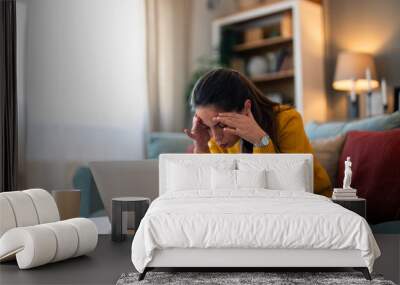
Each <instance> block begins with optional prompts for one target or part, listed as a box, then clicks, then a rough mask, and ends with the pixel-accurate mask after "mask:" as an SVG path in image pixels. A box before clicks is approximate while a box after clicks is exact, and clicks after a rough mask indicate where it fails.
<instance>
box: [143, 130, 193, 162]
mask: <svg viewBox="0 0 400 285" xmlns="http://www.w3.org/2000/svg"><path fill="white" fill-rule="evenodd" d="M192 143H193V142H192V140H191V139H190V138H188V137H187V135H186V134H184V133H168V132H159V133H156V132H154V133H150V135H149V138H148V142H147V158H148V159H158V155H159V154H160V153H185V152H186V150H187V148H188V146H189V145H190V144H192Z"/></svg>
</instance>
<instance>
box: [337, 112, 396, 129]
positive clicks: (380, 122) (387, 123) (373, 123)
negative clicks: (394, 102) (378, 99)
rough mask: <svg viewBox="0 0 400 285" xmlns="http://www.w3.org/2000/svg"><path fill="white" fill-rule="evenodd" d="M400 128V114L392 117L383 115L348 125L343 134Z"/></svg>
mask: <svg viewBox="0 0 400 285" xmlns="http://www.w3.org/2000/svg"><path fill="white" fill-rule="evenodd" d="M399 127H400V112H399V111H397V112H395V113H393V114H390V115H381V116H376V117H372V118H368V119H363V120H357V121H353V122H349V123H347V124H346V125H345V126H344V128H343V130H342V132H344V133H347V132H350V131H386V130H391V129H395V128H399Z"/></svg>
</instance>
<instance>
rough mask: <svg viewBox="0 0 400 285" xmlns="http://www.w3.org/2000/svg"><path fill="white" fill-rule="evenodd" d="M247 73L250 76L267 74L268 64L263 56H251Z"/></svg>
mask: <svg viewBox="0 0 400 285" xmlns="http://www.w3.org/2000/svg"><path fill="white" fill-rule="evenodd" d="M247 72H248V74H249V75H250V76H258V75H262V74H265V73H267V72H268V63H267V60H266V58H265V57H263V56H253V57H251V58H250V60H249V62H248V63H247Z"/></svg>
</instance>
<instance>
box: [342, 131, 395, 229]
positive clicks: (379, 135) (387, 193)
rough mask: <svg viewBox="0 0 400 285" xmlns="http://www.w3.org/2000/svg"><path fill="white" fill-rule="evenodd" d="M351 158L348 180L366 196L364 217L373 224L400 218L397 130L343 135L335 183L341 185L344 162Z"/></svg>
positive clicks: (357, 132) (360, 193) (361, 195)
mask: <svg viewBox="0 0 400 285" xmlns="http://www.w3.org/2000/svg"><path fill="white" fill-rule="evenodd" d="M347 156H350V157H351V161H352V171H353V175H352V183H351V186H352V187H353V188H356V189H357V194H358V196H360V197H362V198H365V199H367V220H368V222H369V223H372V224H376V223H382V222H386V221H392V220H399V219H400V167H399V161H400V129H396V130H390V131H382V132H365V131H354V132H350V133H348V135H347V138H346V142H345V145H344V147H343V151H342V154H341V155H340V160H339V165H338V178H337V184H338V185H342V184H343V176H344V161H345V159H346V157H347Z"/></svg>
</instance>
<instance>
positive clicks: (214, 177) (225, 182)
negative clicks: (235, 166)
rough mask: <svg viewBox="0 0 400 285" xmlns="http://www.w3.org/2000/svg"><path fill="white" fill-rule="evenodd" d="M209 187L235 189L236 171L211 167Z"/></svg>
mask: <svg viewBox="0 0 400 285" xmlns="http://www.w3.org/2000/svg"><path fill="white" fill-rule="evenodd" d="M211 189H213V190H218V189H224V190H235V189H236V173H235V170H231V169H216V168H214V167H212V168H211Z"/></svg>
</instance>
